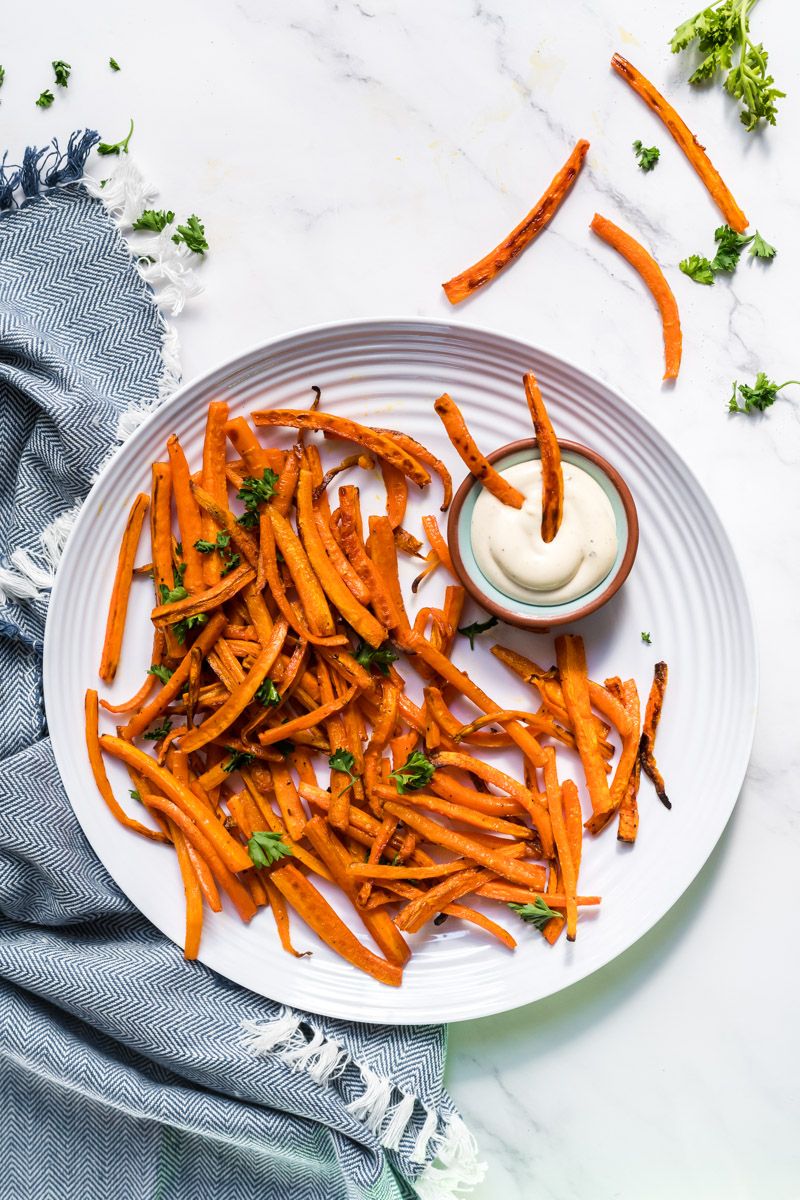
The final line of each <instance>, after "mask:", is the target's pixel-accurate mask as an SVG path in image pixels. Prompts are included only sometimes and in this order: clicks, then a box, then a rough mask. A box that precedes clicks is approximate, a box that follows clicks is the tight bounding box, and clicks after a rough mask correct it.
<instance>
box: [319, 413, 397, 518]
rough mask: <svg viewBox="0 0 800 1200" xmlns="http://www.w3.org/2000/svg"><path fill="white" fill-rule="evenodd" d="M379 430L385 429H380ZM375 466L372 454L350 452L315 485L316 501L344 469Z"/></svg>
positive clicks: (363, 468) (367, 468) (368, 469)
mask: <svg viewBox="0 0 800 1200" xmlns="http://www.w3.org/2000/svg"><path fill="white" fill-rule="evenodd" d="M379 432H384V431H383V430H379ZM374 466H375V459H374V458H373V457H372V456H371V455H370V454H364V453H363V452H362V453H358V454H348V455H347V457H346V458H343V459H342V461H341V462H340V463H337V464H336V466H335V467H331V469H330V470H329V471H326V472H325V474H324V475H323V476H322V478H321V479H320V480H319V482H318V483H316V484H315V485H314V503H315V504H316V503H317V501H318V500H319V498H320V496H322V495H324V493H325V492H326V491H327V489H328V485H329V484H331V483H332V482H333V480H334V479H335V478H336V476H337V475H341V473H342V472H343V471H349V470H350V469H351V468H352V467H361V469H362V470H364V471H371V470H372V468H373V467H374Z"/></svg>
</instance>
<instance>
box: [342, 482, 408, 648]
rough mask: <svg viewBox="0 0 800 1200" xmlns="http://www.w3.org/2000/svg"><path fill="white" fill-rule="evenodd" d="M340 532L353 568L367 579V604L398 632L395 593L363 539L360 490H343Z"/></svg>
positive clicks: (389, 626)
mask: <svg viewBox="0 0 800 1200" xmlns="http://www.w3.org/2000/svg"><path fill="white" fill-rule="evenodd" d="M338 513H339V517H338V529H339V534H340V537H341V540H342V546H343V547H344V551H345V553H346V554H347V555H348V557H349V560H350V562H351V563H352V564H353V568H354V569H355V571H356V572H357V573H358V575H359V578H360V579H361V580H363V586H364V588H365V590H366V592H367V600H366V601H365V603H366V602H369V601H371V603H372V607H373V609H374V610H375V613H376V616H377V619H378V621H379V622H380V623H381V624H382V625H384V626H386V627H387V628H389V629H395V628H396V627H397V625H398V624H399V621H400V618H399V615H398V613H397V610H396V609H395V606H394V603H393V601H392V596H391V593H390V591H389V589H388V587H387V586H386V582H385V581H384V579H383V578H382V577H381V574H380V571H378V569H377V567H376V566H375V564H374V563H373V561H372V559H371V558H370V557H369V555H368V554H367V548H366V546H365V545H364V542H363V540H362V537H361V512H360V508H359V502H358V488H355V487H342V488H339V509H338Z"/></svg>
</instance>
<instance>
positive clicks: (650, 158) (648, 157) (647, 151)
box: [633, 138, 661, 171]
mask: <svg viewBox="0 0 800 1200" xmlns="http://www.w3.org/2000/svg"><path fill="white" fill-rule="evenodd" d="M633 152H634V154H635V155H636V158H637V160H638V162H639V166H640V167H641V169H642V170H643V171H652V170H653V168H654V167H655V165H656V163H657V162H658V160H659V158H660V157H661V151H660V150H659V148H658V146H643V145H642V143H641V142H640V141H639V139H638V138H637V139H636V141H635V142H634V143H633Z"/></svg>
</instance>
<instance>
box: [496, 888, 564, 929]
mask: <svg viewBox="0 0 800 1200" xmlns="http://www.w3.org/2000/svg"><path fill="white" fill-rule="evenodd" d="M508 907H509V908H511V909H513V910H514V912H515V913H516V914H517V916H518V917H521V918H522V920H523V921H527V922H528V924H529V925H535V926H536V928H537V929H544V927H545V925H546V924H547V922H548V921H552V919H553V917H556V918H559V917H561V915H562V914H561V913H559V912H554V911H553V909H552V908H550V906H549V905H548V904H547V903H545V901H544V900H543V899H542V897H541V896H537V897H536V899H535V900H534V902H533V904H509V906H508Z"/></svg>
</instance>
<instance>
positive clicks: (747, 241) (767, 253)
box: [680, 225, 777, 285]
mask: <svg viewBox="0 0 800 1200" xmlns="http://www.w3.org/2000/svg"><path fill="white" fill-rule="evenodd" d="M714 241H715V242H716V243H717V250H716V253H715V255H714V257H713V258H712V259H708V258H705V257H703V256H702V255H700V254H692V255H690V256H689V258H685V259H684V260H683V262H682V263H681V264H680V268H681V270H682V271H683V273H684V275H688V276H689V278H690V279H693V280H694V282H695V283H702V284H706V285H710V284H713V282H714V276H715V275H717V274H718V273H719V272H724V273H726V274H731V273H732V272H733V271H735V270H736V268H737V266H738V265H739V259H740V258H741V257H742V251H743V250H744V248H745V246H751V243H752V246H751V249H750V254H751V256H752V257H755V258H765V259H770V258H774V257H775V255H776V254H777V250H776V249H775V247H774V246H770V244H769V242H767V241H765V239H764V238H763V237H762V236H761V234H760V233H759V232H758V230H756V232H755V233H752V234H750V235H749V236H748V235H747V234H745V233H737V232H736V230H735V229H731V227H730V225H720V226H719V228H718V229H715V230H714Z"/></svg>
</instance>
